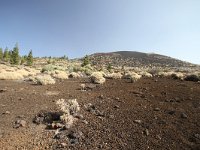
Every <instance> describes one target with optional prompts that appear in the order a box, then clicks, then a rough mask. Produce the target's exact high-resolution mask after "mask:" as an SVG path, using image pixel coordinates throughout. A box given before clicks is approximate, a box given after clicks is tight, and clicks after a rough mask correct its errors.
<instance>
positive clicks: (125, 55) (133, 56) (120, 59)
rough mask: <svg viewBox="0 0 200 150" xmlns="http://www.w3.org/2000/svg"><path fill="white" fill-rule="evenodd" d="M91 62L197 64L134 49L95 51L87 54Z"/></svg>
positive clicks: (150, 64) (121, 64) (145, 64)
mask: <svg viewBox="0 0 200 150" xmlns="http://www.w3.org/2000/svg"><path fill="white" fill-rule="evenodd" d="M89 58H90V60H91V62H92V64H94V65H106V64H108V63H110V64H111V65H113V66H129V67H153V66H156V67H196V66H197V65H194V64H191V63H189V62H185V61H181V60H178V59H175V58H171V57H168V56H164V55H159V54H150V53H141V52H136V51H117V52H110V53H95V54H92V55H90V56H89Z"/></svg>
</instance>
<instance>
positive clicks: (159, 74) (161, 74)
mask: <svg viewBox="0 0 200 150" xmlns="http://www.w3.org/2000/svg"><path fill="white" fill-rule="evenodd" d="M172 74H174V72H172V71H171V72H158V74H157V75H158V76H159V77H170V76H171V75H172Z"/></svg>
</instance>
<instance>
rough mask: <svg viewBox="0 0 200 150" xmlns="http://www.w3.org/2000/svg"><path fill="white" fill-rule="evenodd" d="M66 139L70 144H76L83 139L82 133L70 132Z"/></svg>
mask: <svg viewBox="0 0 200 150" xmlns="http://www.w3.org/2000/svg"><path fill="white" fill-rule="evenodd" d="M67 137H68V139H69V142H70V143H71V144H78V143H79V140H80V139H81V138H82V137H83V133H82V132H81V131H70V132H69V134H68V135H67Z"/></svg>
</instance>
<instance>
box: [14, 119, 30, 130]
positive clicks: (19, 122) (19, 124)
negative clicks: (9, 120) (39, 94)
mask: <svg viewBox="0 0 200 150" xmlns="http://www.w3.org/2000/svg"><path fill="white" fill-rule="evenodd" d="M26 125H27V123H26V121H25V120H17V121H15V124H14V126H13V127H14V128H19V127H26Z"/></svg>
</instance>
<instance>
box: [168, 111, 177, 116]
mask: <svg viewBox="0 0 200 150" xmlns="http://www.w3.org/2000/svg"><path fill="white" fill-rule="evenodd" d="M167 113H168V114H170V115H173V114H175V113H176V111H175V110H169V111H168V112H167Z"/></svg>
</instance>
